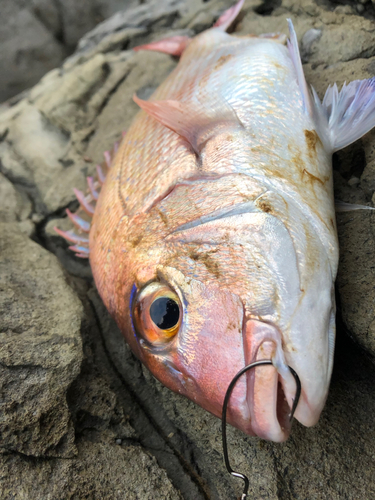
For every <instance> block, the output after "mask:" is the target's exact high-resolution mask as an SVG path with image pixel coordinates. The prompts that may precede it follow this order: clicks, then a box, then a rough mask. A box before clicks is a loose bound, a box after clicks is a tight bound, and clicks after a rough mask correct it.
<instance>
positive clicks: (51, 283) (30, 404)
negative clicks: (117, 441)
mask: <svg viewBox="0 0 375 500" xmlns="http://www.w3.org/2000/svg"><path fill="white" fill-rule="evenodd" d="M0 234H1V240H0V253H1V258H0V268H1V270H0V281H1V298H0V309H1V313H0V317H1V329H0V331H1V334H0V363H1V372H0V380H1V388H2V389H1V392H2V397H1V402H0V408H1V410H0V433H1V441H0V449H1V450H2V451H8V452H18V453H21V454H25V455H29V456H51V457H54V456H55V457H56V456H60V457H68V456H72V455H74V454H75V453H76V449H75V445H74V429H73V426H72V422H71V418H70V412H69V409H68V405H67V401H66V394H67V389H68V387H69V386H70V384H71V383H72V381H73V380H74V379H75V377H76V376H77V375H78V373H79V371H80V365H81V361H82V347H81V337H80V333H79V332H80V324H81V310H82V307H81V304H80V302H79V301H78V300H77V298H76V297H75V296H74V293H73V292H72V290H71V288H70V287H69V285H68V284H67V282H66V279H65V277H64V275H63V273H62V271H61V268H60V266H59V264H58V262H57V259H56V258H55V257H54V256H53V255H51V254H50V253H48V252H46V251H45V250H44V249H43V248H42V247H40V246H39V245H37V244H36V243H34V242H33V241H31V240H30V239H29V238H28V237H27V236H26V235H24V234H22V233H21V232H20V231H19V229H18V227H17V225H16V224H11V223H9V224H4V223H2V224H1V229H0Z"/></svg>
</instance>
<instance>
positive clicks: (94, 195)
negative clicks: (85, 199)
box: [87, 177, 99, 200]
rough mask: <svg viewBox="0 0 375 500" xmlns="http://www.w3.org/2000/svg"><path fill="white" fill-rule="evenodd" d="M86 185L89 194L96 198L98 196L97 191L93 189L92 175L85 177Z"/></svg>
mask: <svg viewBox="0 0 375 500" xmlns="http://www.w3.org/2000/svg"><path fill="white" fill-rule="evenodd" d="M87 185H88V187H89V190H90V193H91V196H92V197H93V198H94V200H97V199H98V198H99V193H98V191H96V189H95V182H94V178H93V177H87Z"/></svg>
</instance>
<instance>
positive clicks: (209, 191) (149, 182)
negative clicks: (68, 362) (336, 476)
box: [89, 26, 374, 441]
mask: <svg viewBox="0 0 375 500" xmlns="http://www.w3.org/2000/svg"><path fill="white" fill-rule="evenodd" d="M291 29H292V32H291V41H290V42H289V46H288V47H286V46H285V45H284V44H283V39H282V37H281V36H270V37H237V36H232V35H228V34H227V33H225V32H224V31H223V29H221V27H220V26H219V27H216V28H215V27H214V28H212V29H210V30H207V31H206V32H204V33H202V34H200V35H198V36H197V37H195V38H194V39H192V40H191V41H190V42H189V43H188V44H185V45H186V48H185V46H184V51H183V53H182V57H181V59H180V62H179V64H178V66H177V67H176V68H175V70H174V71H173V72H172V73H171V74H170V75H169V76H168V78H167V79H166V80H165V81H164V83H163V84H162V85H161V86H160V87H159V88H158V89H157V90H156V92H155V93H154V94H153V95H152V96H151V98H150V100H149V101H142V100H140V99H138V98H135V101H136V102H137V103H138V104H139V105H140V107H141V108H142V110H141V111H140V112H139V113H138V115H137V116H136V117H135V119H134V121H133V123H132V125H131V127H130V129H129V130H128V132H127V134H126V136H125V137H124V139H123V141H122V143H121V145H120V147H119V150H118V152H117V154H116V157H115V159H114V161H113V164H112V167H111V169H110V170H109V172H108V174H107V177H106V180H105V183H104V185H103V187H102V189H101V192H100V196H99V199H98V201H97V204H96V207H95V213H94V215H93V221H92V225H91V229H90V234H89V248H90V263H91V266H92V270H93V275H94V279H95V282H96V284H97V288H98V290H99V293H100V295H101V297H102V298H103V301H104V303H105V304H106V306H107V308H108V309H109V311H110V313H111V314H112V315H113V316H114V318H115V319H116V321H117V323H118V325H119V327H120V329H121V330H122V332H123V333H124V335H125V337H126V339H127V341H128V342H129V344H130V346H131V348H132V349H133V351H134V352H135V354H136V355H137V356H138V357H139V359H141V360H142V361H143V362H144V363H145V365H146V366H147V367H148V368H149V369H150V370H151V372H152V373H153V374H154V375H155V376H156V377H157V378H158V379H159V380H160V381H161V382H162V383H163V384H165V385H166V386H168V387H170V388H171V389H172V390H174V391H176V392H179V393H181V394H183V395H185V396H187V397H189V398H190V399H192V400H193V401H196V402H197V403H198V404H200V405H201V406H202V407H204V408H206V409H207V410H209V411H210V412H212V413H213V414H215V415H217V416H220V415H221V411H222V405H223V400H224V395H225V392H226V389H227V387H228V385H229V383H230V381H231V380H232V378H233V377H234V375H235V374H236V373H237V372H238V371H239V370H240V369H241V368H243V367H244V366H245V365H247V364H249V363H251V362H253V361H256V360H260V359H272V361H273V366H264V367H258V368H256V369H255V370H252V371H251V372H249V373H247V374H246V376H243V377H242V378H241V379H240V380H239V381H238V383H237V385H236V387H235V389H234V391H233V395H232V398H231V401H230V405H229V410H228V421H229V422H230V423H232V424H233V425H235V426H236V427H238V428H240V429H242V430H243V431H244V432H246V433H248V434H251V435H254V434H256V435H258V436H260V437H263V438H266V439H270V440H273V441H283V440H285V439H286V438H287V437H288V435H289V432H290V423H289V418H288V416H289V414H290V408H291V406H292V403H293V397H294V394H295V382H294V378H293V377H292V375H291V373H290V371H289V369H288V365H289V366H291V367H292V368H293V369H294V370H295V371H296V372H297V373H298V375H299V377H300V380H301V384H302V395H301V399H300V402H299V404H298V407H297V411H296V413H295V417H296V418H297V419H298V420H299V421H300V422H301V423H303V424H304V425H313V424H315V423H316V421H317V420H318V418H319V415H320V413H321V411H322V408H323V406H324V403H325V400H326V397H327V393H328V387H329V381H330V376H331V372H332V361H333V351H334V338H335V299H334V280H335V277H336V272H337V264H338V242H337V232H336V224H335V211H334V200H333V183H332V166H331V157H332V153H333V151H334V150H336V149H339V147H343V145H346V144H349V143H350V142H352V141H353V140H355V139H356V138H358V137H360V136H361V135H362V134H363V133H365V132H366V131H367V130H369V129H370V128H371V127H372V126H373V125H374V123H372V122H371V120H372V121H374V119H373V118H371V116H370V115H371V113H370V112H369V111H368V109H367V107H366V106H365V105H362V108H360V115H358V113H357V114H356V112H355V111H353V113H354V115H353V116H354V118H353V116H351V117H350V116H349V117H348V116H346V115H345V113H344V111H343V110H344V108H345V106H346V108H348V107H349V106H350V104H352V103H353V99H354V100H355V97H353V96H355V95H356V93H357V92H358V89H359V88H360V89H362V94H361V96H362V98H363V95H367V97H368V96H372V95H373V86H372V83H371V82H367V83H363V82H359V83H358V82H353V86H352V87H350V85H349V86H348V87H347V89H349V90H347V91H346V94H345V93H344V90H345V89H344V90H343V91H342V92H341V93H340V94H338V92H337V88H333V89H330V90H328V91H327V94H326V97H325V101H323V104H321V103H320V101H319V99H318V98H317V96H316V95H315V94H311V93H310V90H309V89H308V88H307V85H306V82H305V80H304V77H303V71H302V66H301V63H300V59H299V53H298V45H297V42H296V38H295V34H294V31H293V28H292V26H291ZM361 85H362V86H361ZM363 89H365V90H363ZM366 92H367V94H366ZM340 99H341V101H340ZM368 101H369V99H368V98H367V100H366V102H367V103H368ZM340 102H341V105H340ZM361 103H362V104H363V101H361ZM340 106H341V107H340ZM371 106H373V103H372V104H371ZM346 108H345V109H346ZM372 109H373V108H372ZM353 113H352V114H353ZM366 113H367V114H366ZM345 116H346V117H345ZM369 116H370V118H369ZM340 117H341V118H340ZM345 119H346V120H349V124H348V123H346V122H345ZM353 119H357V122H356V123H357V125H356V127H354V126H353V124H352V122H351V121H350V120H352V121H353ZM358 124H359V125H358ZM340 127H341V129H340V130H339V128H340ZM348 128H349V129H350V130H351V131H350V130H349V132H348V131H347V129H348ZM339 132H340V133H339ZM345 134H347V137H346V136H345ZM343 137H344V139H342V138H343ZM340 141H341V142H340Z"/></svg>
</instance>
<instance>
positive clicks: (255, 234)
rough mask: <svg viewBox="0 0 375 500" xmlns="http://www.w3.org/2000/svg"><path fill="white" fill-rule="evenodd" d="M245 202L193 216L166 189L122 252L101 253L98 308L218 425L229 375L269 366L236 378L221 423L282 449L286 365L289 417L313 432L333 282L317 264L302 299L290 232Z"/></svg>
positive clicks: (188, 200) (188, 203)
mask: <svg viewBox="0 0 375 500" xmlns="http://www.w3.org/2000/svg"><path fill="white" fill-rule="evenodd" d="M197 203H198V202H197ZM246 203H247V202H246ZM246 203H243V204H242V205H241V204H237V205H236V206H235V207H234V208H233V207H230V209H228V210H227V212H226V213H223V212H222V211H220V212H219V213H216V214H215V213H214V214H211V215H210V216H207V217H205V216H202V215H200V216H199V217H195V219H194V217H190V216H189V213H190V212H189V210H190V208H191V207H192V206H194V196H193V195H190V196H188V197H185V198H184V197H182V193H181V192H179V190H178V189H176V190H174V192H172V193H170V194H169V195H168V196H167V197H166V198H165V199H164V200H163V201H162V202H160V203H157V204H156V205H155V206H153V207H152V208H151V209H149V210H147V211H145V212H143V213H139V214H138V215H136V216H134V217H133V218H132V219H129V221H128V222H127V227H126V236H124V238H123V240H122V241H123V246H122V247H121V245H117V247H116V249H115V248H114V249H113V251H112V252H111V257H110V258H111V259H112V263H113V268H114V269H115V272H114V273H113V286H114V290H113V293H112V294H111V296H112V297H115V301H112V304H109V303H107V304H106V305H107V307H109V309H110V311H111V313H112V314H113V316H114V317H115V319H116V321H117V323H118V325H119V327H120V329H121V330H122V332H123V333H124V335H125V337H126V339H127V341H128V343H129V344H130V346H131V348H132V350H133V351H134V352H135V354H136V355H137V356H138V357H139V359H140V360H141V361H142V362H143V363H144V364H145V365H146V366H147V367H148V369H149V370H150V371H151V372H152V373H153V374H154V376H155V377H156V378H157V379H158V380H160V381H161V382H162V383H163V384H164V385H166V386H167V387H169V388H170V389H172V390H173V391H175V392H177V393H180V394H183V395H185V396H187V397H189V398H190V399H191V400H193V401H195V402H196V403H198V404H199V405H200V406H202V407H203V408H205V409H206V410H208V411H210V412H211V413H213V414H214V415H216V416H218V417H220V416H221V414H222V407H223V401H224V397H225V393H226V391H227V388H228V386H229V384H230V382H231V380H232V379H233V377H234V376H235V375H236V373H237V372H238V371H239V370H241V369H242V368H243V367H244V366H246V365H248V364H250V363H252V362H254V361H259V360H263V359H267V360H269V359H271V360H272V362H273V365H267V366H259V367H257V368H255V369H252V370H250V371H249V372H247V373H246V374H245V375H243V376H242V377H241V378H240V379H239V380H238V382H237V384H236V386H235V388H234V390H233V393H232V396H231V399H230V404H229V406H228V414H227V420H228V422H229V423H231V424H232V425H234V426H235V427H237V428H239V429H241V430H242V431H244V432H245V433H247V434H249V435H258V436H260V437H262V438H265V439H268V440H272V441H284V440H285V439H287V437H288V435H289V433H290V427H291V424H290V419H289V417H290V413H291V407H292V405H293V399H294V397H295V393H296V385H295V381H294V378H293V376H292V375H291V373H290V371H289V369H288V365H290V366H291V367H292V368H294V370H295V371H296V372H297V374H298V375H299V377H300V379H301V383H302V396H301V400H300V403H299V405H298V409H297V412H296V416H297V418H298V419H299V420H300V421H301V422H302V423H304V424H305V425H312V424H314V423H315V422H316V421H317V419H318V418H319V415H320V412H321V410H322V407H323V405H324V402H325V398H326V395H327V390H328V384H329V376H330V370H331V358H332V352H329V342H328V331H329V329H330V328H331V327H332V324H331V322H332V314H331V313H332V308H333V307H334V305H333V304H332V296H331V289H332V281H330V280H331V279H332V278H331V275H330V274H329V272H328V275H327V276H328V278H327V276H326V277H324V274H325V273H327V269H326V267H325V264H324V262H325V261H324V262H323V264H319V263H317V264H316V266H318V267H317V268H316V269H315V271H316V272H317V274H318V276H319V279H320V281H319V282H317V283H316V284H315V285H314V286H313V284H312V283H309V286H310V287H311V289H313V292H314V293H313V294H312V295H311V294H309V291H308V290H309V289H307V288H306V290H304V291H301V279H300V265H299V264H298V258H297V252H296V248H295V242H294V241H293V239H292V238H291V236H290V233H289V231H288V230H287V228H286V227H285V225H284V223H283V222H282V221H280V219H279V218H278V217H276V216H275V215H274V214H272V213H270V212H269V211H264V210H262V209H260V208H259V207H257V205H256V204H254V202H253V201H251V202H249V203H247V204H246ZM176 207H179V210H178V211H177V210H176ZM184 220H185V221H186V220H188V222H183V221H184ZM120 247H121V249H120ZM317 260H318V261H319V259H317ZM323 260H324V259H323ZM319 265H320V267H319ZM328 271H329V270H328ZM327 287H328V293H327V290H326V289H327Z"/></svg>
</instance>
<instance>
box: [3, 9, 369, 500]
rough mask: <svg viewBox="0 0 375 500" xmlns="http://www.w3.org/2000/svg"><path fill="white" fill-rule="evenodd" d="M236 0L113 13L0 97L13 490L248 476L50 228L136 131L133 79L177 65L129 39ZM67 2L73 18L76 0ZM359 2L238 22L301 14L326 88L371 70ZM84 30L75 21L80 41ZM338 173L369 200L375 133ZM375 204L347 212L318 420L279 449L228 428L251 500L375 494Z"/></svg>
mask: <svg viewBox="0 0 375 500" xmlns="http://www.w3.org/2000/svg"><path fill="white" fill-rule="evenodd" d="M68 4H69V5H70V4H71V2H67V3H66V6H68ZM231 4H232V1H231V0H225V1H224V0H221V1H220V0H211V1H210V2H207V3H206V2H201V1H200V0H194V1H191V2H190V1H189V2H188V1H187V0H177V1H176V2H174V1H173V2H172V1H170V0H163V1H161V0H154V1H152V2H148V3H147V4H143V5H139V6H136V7H134V9H131V10H130V11H127V12H126V13H125V14H124V13H121V14H120V13H119V14H116V16H115V17H113V18H112V19H110V20H108V21H106V22H105V23H103V24H101V25H99V26H98V27H97V28H96V29H95V30H94V31H93V32H91V33H89V34H87V36H85V37H84V39H83V40H82V41H81V42H80V44H79V47H78V49H77V51H76V52H75V54H73V55H72V56H71V57H70V58H69V59H67V60H66V61H65V63H64V64H63V65H62V67H61V68H60V69H58V70H53V71H51V72H50V73H48V74H47V75H46V76H45V77H44V78H43V79H42V80H41V81H40V82H39V83H38V84H37V85H36V86H35V87H34V88H32V89H31V90H30V91H28V92H27V93H26V94H25V96H24V97H23V98H21V97H20V98H19V99H17V100H14V101H13V102H12V103H7V104H6V105H3V106H2V108H1V109H0V158H1V164H0V172H1V176H0V218H1V219H0V220H1V221H2V222H3V225H2V226H1V229H0V231H1V232H0V235H1V236H0V250H1V251H2V254H1V257H0V266H2V269H1V271H0V280H1V294H2V295H1V297H2V299H1V300H2V302H1V304H2V307H3V310H4V313H3V316H2V319H1V322H2V328H1V330H0V332H1V333H0V361H1V366H2V372H1V373H0V381H1V382H0V384H1V391H2V398H3V399H2V401H1V402H0V405H2V410H3V411H0V428H1V438H0V450H1V453H2V455H0V491H1V495H0V496H1V497H4V498H16V499H17V498H20V499H21V498H30V499H31V500H32V499H33V498H35V499H37V498H38V499H39V498H47V499H51V500H55V499H58V498H84V497H90V498H91V497H92V498H119V499H120V498H129V499H133V498H134V499H136V498H142V499H143V498H144V499H153V498H165V499H167V498H168V499H169V498H170V499H175V498H176V499H178V498H184V499H186V500H199V499H207V498H210V499H213V500H216V499H217V500H224V499H225V500H226V499H228V498H236V497H238V496H239V495H240V494H241V489H242V484H241V482H240V481H238V480H236V479H234V478H232V477H231V476H229V474H228V473H227V472H226V469H225V466H224V464H223V459H222V445H221V434H220V431H221V423H220V421H219V420H218V419H217V418H215V417H213V416H212V415H210V414H209V413H207V412H206V411H204V410H202V409H201V408H199V407H197V406H196V405H195V404H194V403H192V402H191V401H188V400H186V399H183V398H181V397H180V396H178V395H176V394H174V393H172V392H170V391H169V390H167V389H166V388H165V387H163V386H161V385H160V384H159V383H158V382H157V381H155V379H154V378H153V377H152V376H151V375H150V374H149V373H148V372H147V370H146V369H145V368H143V367H142V366H141V365H140V363H139V362H138V361H137V360H136V359H135V357H134V356H133V354H132V353H131V352H130V350H129V348H128V347H127V345H126V344H125V342H124V339H123V337H122V335H121V333H120V332H119V330H118V329H117V327H116V325H115V324H114V321H113V320H112V319H111V318H110V317H109V315H108V313H107V312H106V311H105V308H104V306H103V304H102V302H101V300H100V298H99V296H98V294H97V292H96V290H95V288H94V287H93V285H92V281H91V273H90V269H89V266H88V263H87V261H83V260H82V259H77V258H75V257H74V256H73V254H72V253H71V252H69V251H68V250H67V246H68V245H67V244H66V243H65V242H64V241H63V240H62V239H61V238H60V237H58V236H57V235H56V234H55V233H54V231H53V227H54V226H55V225H58V226H59V227H61V228H63V229H67V228H68V227H70V223H69V221H68V220H67V219H66V217H65V208H66V207H69V208H71V209H74V207H76V206H77V203H76V202H75V201H74V196H73V192H72V188H73V187H77V188H79V189H82V190H84V189H85V182H86V181H85V177H86V176H87V175H91V174H93V173H94V170H95V166H96V164H97V163H98V162H101V161H102V154H103V151H104V150H111V148H112V146H113V143H114V142H115V141H117V140H119V139H120V138H121V133H122V131H123V130H124V129H125V130H126V128H127V127H128V126H129V124H130V122H131V120H132V118H133V116H134V114H135V113H136V112H137V107H136V106H135V104H134V103H133V101H132V95H133V94H134V92H136V93H137V95H139V96H140V97H142V98H147V97H148V96H149V95H150V94H151V93H152V91H153V90H154V89H155V88H156V87H157V86H158V85H159V84H160V83H161V81H163V79H164V78H165V77H166V76H167V74H168V73H169V72H170V71H171V70H172V69H173V68H174V67H175V65H176V61H175V60H174V59H173V58H172V57H169V56H167V55H165V54H157V53H148V52H137V53H134V52H132V51H131V50H129V47H132V46H135V45H137V44H140V43H147V42H149V41H151V40H155V39H158V38H162V37H163V36H165V35H166V33H168V34H194V33H196V32H198V31H199V30H202V29H204V28H205V27H208V26H209V25H210V24H212V22H213V21H214V20H215V19H216V18H217V16H218V15H219V13H220V12H221V11H222V9H223V8H224V7H228V6H230V5H231ZM33 5H40V6H43V5H44V4H43V3H42V0H40V1H39V0H38V1H35V2H34V3H33ZM82 5H86V4H82ZM90 5H91V4H90ZM92 5H93V4H92ZM108 5H114V3H113V4H112V3H108ZM366 5H368V6H371V5H370V4H366ZM73 7H74V8H75V9H76V10H75V12H76V14H75V15H76V17H79V16H78V14H77V12H78V10H77V9H80V8H82V6H81V5H79V6H76V5H75V6H73ZM73 7H72V8H73ZM90 8H91V7H90ZM110 8H112V7H110V6H109V7H108V9H110ZM367 8H368V7H366V9H367ZM40 9H41V11H42V8H40ZM53 12H54V11H53V6H51V14H50V16H48V19H49V20H47V18H46V19H45V20H44V21H43V22H44V23H46V24H48V23H50V24H49V25H48V29H49V30H51V32H53V33H57V32H58V27H59V23H58V22H57V18H56V17H54V13H53ZM90 12H91V11H90ZM353 12H354V10H353V9H352V8H351V7H350V6H339V7H338V8H336V9H335V10H334V11H332V9H331V8H328V6H327V7H324V5H323V4H316V3H315V2H314V3H313V2H312V1H311V0H298V1H296V0H293V1H292V0H284V1H283V2H282V3H281V5H279V6H277V5H276V2H273V3H269V4H267V5H265V4H262V5H259V3H258V2H256V1H255V0H254V1H252V0H251V1H249V2H246V4H245V8H244V14H243V16H242V18H240V19H239V22H238V23H237V25H236V26H235V29H236V31H238V33H240V34H248V33H255V34H257V33H261V32H274V31H284V32H285V31H286V18H287V17H292V18H293V22H294V23H295V27H296V31H297V35H298V37H299V40H300V43H301V44H302V48H303V50H304V58H305V60H306V64H305V66H304V68H305V72H306V76H307V79H308V81H309V82H310V83H312V84H313V86H314V87H315V88H316V90H317V92H318V94H319V95H320V97H323V95H324V92H325V90H326V88H327V86H328V85H329V84H331V83H333V82H334V81H337V82H338V84H339V85H341V84H342V83H343V82H344V81H345V80H346V81H350V80H352V79H357V78H369V77H371V76H373V74H374V73H375V51H374V47H375V44H374V34H373V32H372V31H373V30H372V24H371V21H369V20H368V19H365V18H362V17H360V16H358V15H355V14H354V13H353ZM366 12H367V10H366ZM64 19H68V17H65V18H64ZM81 21H82V23H83V24H84V22H86V21H85V20H79V19H78V20H77V25H78V24H79V22H81ZM59 22H61V21H59ZM64 22H67V21H64ZM69 22H70V21H69ZM71 22H72V23H73V19H72V20H71ZM75 33H77V32H76V31H75V28H74V26H73V25H72V30H71V32H70V34H69V36H71V40H73V39H74V37H76V36H77V35H76V34H75ZM320 35H321V36H320ZM334 174H335V189H336V197H337V198H339V199H341V200H342V201H345V202H352V203H353V202H354V203H359V204H369V205H370V204H371V203H372V197H373V193H374V191H375V132H372V133H370V134H368V135H367V136H366V137H364V138H363V139H362V140H361V141H358V142H357V143H356V144H353V145H352V146H350V147H349V148H347V149H346V150H345V151H343V152H339V153H338V154H337V155H335V158H334ZM373 217H374V215H373V213H372V212H349V213H343V214H339V215H338V228H339V236H340V245H341V260H340V269H339V275H338V280H337V285H338V286H337V290H338V295H339V302H338V304H339V316H338V347H337V353H336V359H335V368H334V376H333V380H332V384H331V390H330V395H329V398H328V401H327V405H326V408H325V410H324V412H323V415H322V417H321V419H320V421H319V423H318V425H317V426H316V427H314V428H311V429H306V428H303V427H302V426H300V425H298V424H295V425H294V428H293V431H292V435H291V437H290V439H289V440H288V442H287V443H285V444H283V445H277V444H271V443H266V442H263V441H261V440H259V439H256V438H251V437H247V436H245V435H243V434H241V433H240V432H239V431H237V430H235V429H233V428H229V427H228V445H229V453H230V460H231V463H232V465H233V467H234V468H238V469H239V470H240V471H243V472H244V473H246V474H247V475H248V476H249V479H250V496H253V497H254V498H268V499H275V500H276V499H285V500H286V499H289V498H309V499H313V500H315V499H316V500H318V499H319V500H320V499H327V500H332V499H333V500H335V499H337V500H338V499H342V498H348V499H349V498H373V497H374V496H375V482H374V479H373V469H374V465H375V464H374V461H375V460H374V453H373V451H372V450H373V449H374V446H375V428H374V425H373V414H374V412H375V397H374V394H373V387H374V383H375V375H374V365H373V356H374V354H375V331H374V328H375V327H374V320H373V317H374V314H373V303H374V299H375V296H374V291H373V286H372V282H373V276H374V273H373V265H372V261H373V259H374V257H375V256H374V255H373V254H374V248H375V247H374V241H373V233H374V231H373V227H372V226H373ZM30 237H31V238H33V240H34V241H31V239H30ZM53 254H55V255H53ZM56 256H57V257H58V258H59V260H60V261H61V263H62V264H63V266H64V267H65V271H64V272H63V271H62V270H61V268H60V267H59V265H58V263H57V259H56ZM347 333H348V334H349V335H347ZM352 339H353V340H352ZM98 472H99V473H98ZM21 478H22V479H21Z"/></svg>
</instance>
